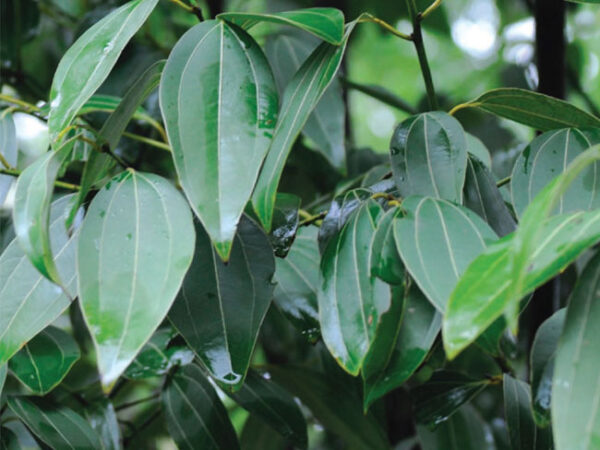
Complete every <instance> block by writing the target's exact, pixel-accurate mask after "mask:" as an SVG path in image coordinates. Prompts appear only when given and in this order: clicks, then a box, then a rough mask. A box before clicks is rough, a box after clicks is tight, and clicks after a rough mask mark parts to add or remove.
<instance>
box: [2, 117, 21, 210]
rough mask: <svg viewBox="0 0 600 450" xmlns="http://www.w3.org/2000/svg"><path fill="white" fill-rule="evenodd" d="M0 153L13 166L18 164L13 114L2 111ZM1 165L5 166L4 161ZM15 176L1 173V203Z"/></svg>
mask: <svg viewBox="0 0 600 450" xmlns="http://www.w3.org/2000/svg"><path fill="white" fill-rule="evenodd" d="M0 114H1V116H0V155H2V157H3V158H4V160H5V161H6V162H7V163H8V164H10V165H11V166H12V167H16V165H17V153H18V149H17V131H16V130H15V122H14V121H13V118H12V114H10V113H8V114H5V113H4V112H1V113H0ZM0 167H2V168H5V169H6V167H4V166H3V165H2V163H0ZM13 180H14V177H11V176H10V175H0V205H2V204H3V203H4V200H5V198H6V194H8V190H9V189H10V186H11V185H12V183H13Z"/></svg>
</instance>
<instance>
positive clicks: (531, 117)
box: [470, 88, 600, 131]
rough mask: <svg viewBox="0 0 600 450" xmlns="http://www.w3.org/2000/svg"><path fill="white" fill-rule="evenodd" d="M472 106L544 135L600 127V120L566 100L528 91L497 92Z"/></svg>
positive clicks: (494, 91)
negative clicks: (539, 131) (548, 132)
mask: <svg viewBox="0 0 600 450" xmlns="http://www.w3.org/2000/svg"><path fill="white" fill-rule="evenodd" d="M470 103H471V104H472V105H473V106H477V107H478V108H480V109H483V110H484V111H487V112H490V113H492V114H495V115H497V116H500V117H504V118H505V119H509V120H514V121H515V122H518V123H522V124H523V125H527V126H530V127H533V128H536V129H538V130H541V131H548V130H554V129H556V128H564V127H598V126H600V119H599V118H597V117H595V116H592V115H591V114H589V113H587V112H585V111H582V110H581V109H579V108H577V107H576V106H573V105H572V104H570V103H567V102H565V101H564V100H559V99H557V98H554V97H549V96H547V95H544V94H540V93H538V92H533V91H528V90H525V89H517V88H500V89H493V90H491V91H488V92H486V93H485V94H482V95H480V96H479V97H478V98H476V99H475V100H473V101H472V102H470Z"/></svg>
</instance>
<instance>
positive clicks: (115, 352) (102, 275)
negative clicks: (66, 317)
mask: <svg viewBox="0 0 600 450" xmlns="http://www.w3.org/2000/svg"><path fill="white" fill-rule="evenodd" d="M193 251H194V228H193V221H192V216H191V213H190V210H189V207H188V205H187V204H186V202H185V200H184V199H183V197H182V196H181V195H180V194H179V192H178V191H177V190H176V189H175V188H174V187H173V186H172V185H171V184H170V183H169V182H168V181H167V180H165V179H164V178H161V177H159V176H157V175H153V174H144V173H141V172H135V171H133V170H128V171H126V172H123V173H122V174H120V175H118V176H117V177H115V178H114V179H113V180H112V181H111V182H109V183H108V184H107V185H106V186H105V187H104V188H103V189H102V190H101V191H100V192H99V193H98V195H96V197H94V200H93V201H92V203H91V205H90V207H89V209H88V213H87V216H86V218H85V220H84V222H83V225H82V227H81V235H80V238H79V243H78V247H77V267H78V273H79V300H80V302H81V308H82V312H83V315H84V317H85V320H86V323H87V325H88V328H89V329H90V333H91V336H92V339H93V341H94V344H95V346H96V350H97V357H98V368H99V370H100V375H101V381H102V384H103V386H104V387H105V389H110V388H111V387H112V385H113V383H114V382H115V381H116V380H117V378H118V377H119V375H121V373H122V372H123V371H124V370H125V369H126V368H127V366H128V365H129V364H130V363H131V361H132V360H133V359H134V357H135V355H136V354H137V353H138V352H139V350H140V349H141V348H142V346H143V345H144V343H145V342H146V341H147V340H148V339H149V338H150V336H151V335H152V333H153V332H154V330H156V328H157V327H158V325H159V324H160V323H161V321H162V320H163V319H164V317H165V316H166V314H167V312H168V310H169V308H170V307H171V304H172V302H173V300H174V299H175V295H176V294H177V291H178V290H179V288H180V286H181V283H182V281H183V277H184V275H185V273H186V271H187V269H188V267H189V265H190V263H191V261H192V256H193Z"/></svg>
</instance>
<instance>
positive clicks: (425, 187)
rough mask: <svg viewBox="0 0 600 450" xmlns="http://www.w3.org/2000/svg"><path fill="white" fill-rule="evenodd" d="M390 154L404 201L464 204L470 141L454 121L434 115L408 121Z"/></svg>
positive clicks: (441, 114) (400, 128)
mask: <svg viewBox="0 0 600 450" xmlns="http://www.w3.org/2000/svg"><path fill="white" fill-rule="evenodd" d="M390 154H391V161H392V173H393V175H394V182H395V183H396V186H397V187H398V189H399V191H400V194H401V195H402V196H403V197H408V196H410V195H428V196H431V197H436V198H443V199H446V200H450V201H453V202H455V203H462V190H463V185H464V184H465V174H466V169H467V141H466V138H465V132H464V130H463V128H462V126H461V124H460V122H458V120H456V119H455V118H454V117H452V116H450V115H448V114H446V113H444V112H441V111H434V112H428V113H423V114H419V115H417V116H413V117H410V118H409V119H406V120H405V121H404V122H402V123H401V124H400V125H398V127H397V128H396V130H395V131H394V135H393V136H392V141H391V143H390Z"/></svg>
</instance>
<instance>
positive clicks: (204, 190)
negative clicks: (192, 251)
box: [159, 20, 278, 261]
mask: <svg viewBox="0 0 600 450" xmlns="http://www.w3.org/2000/svg"><path fill="white" fill-rule="evenodd" d="M159 95H160V107H161V111H162V114H163V118H164V121H165V124H166V127H167V133H168V135H169V141H170V142H171V146H172V148H173V159H174V162H175V168H176V169H177V173H178V175H179V178H180V181H181V185H182V187H183V190H184V192H185V194H186V196H187V198H188V200H189V202H190V204H191V205H192V208H193V209H194V211H195V213H196V215H197V216H198V218H199V219H200V221H201V222H202V224H203V225H204V228H205V229H206V231H207V232H208V234H209V236H210V237H211V240H212V241H213V243H214V245H215V247H216V249H217V252H218V253H219V256H220V257H221V258H222V259H223V260H224V261H226V260H228V258H229V253H230V251H231V245H232V242H233V237H234V235H235V232H236V226H237V223H238V221H239V220H240V217H241V215H242V212H243V210H244V207H245V205H246V203H247V202H248V199H249V198H250V195H251V193H252V188H253V186H254V184H255V182H256V179H257V177H258V173H259V170H260V167H261V165H262V162H263V159H264V157H265V155H266V154H267V151H268V149H269V145H270V143H271V138H272V137H273V130H274V129H275V124H276V118H277V104H278V98H277V88H276V86H275V81H274V79H273V74H272V73H271V69H270V67H269V63H268V62H267V60H266V58H265V56H264V54H263V52H262V50H261V49H260V47H259V46H258V44H257V43H256V42H255V41H254V39H252V37H250V36H249V35H248V34H247V33H246V32H245V31H243V30H242V29H240V28H238V27H236V26H235V25H229V24H226V23H224V22H221V21H218V20H217V21H215V20H209V21H205V22H202V23H199V24H198V25H196V26H194V27H193V28H191V29H190V30H189V31H188V32H187V33H185V34H184V35H183V37H182V38H181V39H180V40H179V42H178V43H177V45H176V46H175V47H174V48H173V51H172V52H171V55H170V56H169V59H168V61H167V65H166V66H165V70H164V71H163V76H162V79H161V83H160V92H159ZM190 99H194V101H190ZM274 200H275V199H273V201H274Z"/></svg>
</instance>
